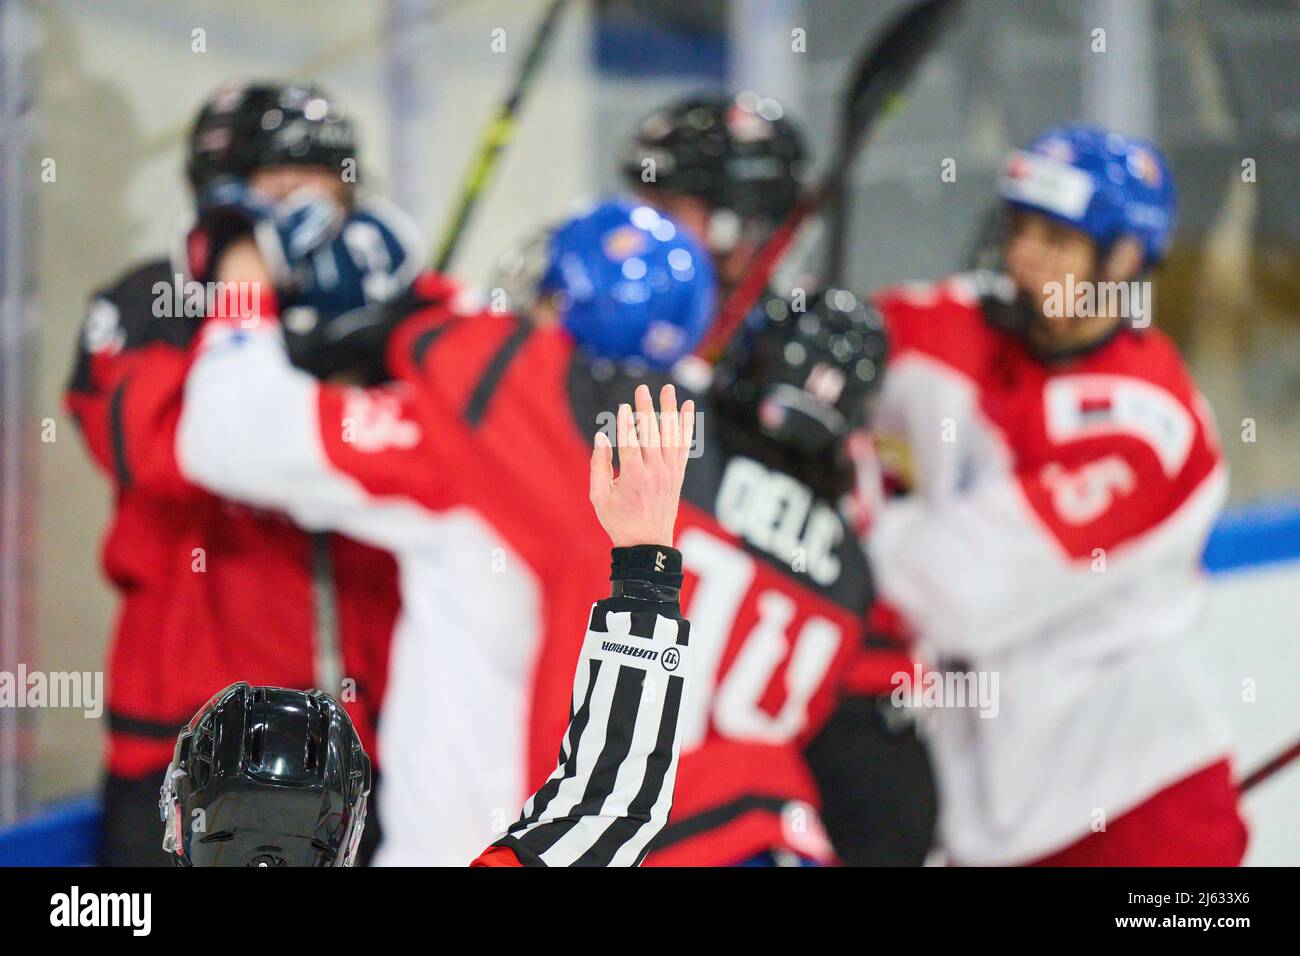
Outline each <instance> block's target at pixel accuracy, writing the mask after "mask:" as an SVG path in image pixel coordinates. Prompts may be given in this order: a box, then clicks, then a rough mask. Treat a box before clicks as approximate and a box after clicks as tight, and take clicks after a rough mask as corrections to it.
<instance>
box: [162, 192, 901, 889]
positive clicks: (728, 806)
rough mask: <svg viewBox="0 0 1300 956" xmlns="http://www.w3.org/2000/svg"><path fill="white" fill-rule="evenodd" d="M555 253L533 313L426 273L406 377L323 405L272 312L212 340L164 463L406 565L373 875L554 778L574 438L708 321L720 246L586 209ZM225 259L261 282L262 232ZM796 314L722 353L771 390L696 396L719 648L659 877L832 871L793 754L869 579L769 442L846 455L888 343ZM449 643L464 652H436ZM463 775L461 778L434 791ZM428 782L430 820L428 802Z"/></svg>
mask: <svg viewBox="0 0 1300 956" xmlns="http://www.w3.org/2000/svg"><path fill="white" fill-rule="evenodd" d="M548 248H549V255H548V260H549V264H550V265H549V268H548V269H547V270H546V274H545V275H544V276H543V277H542V281H541V287H540V291H541V293H542V294H541V295H540V296H539V300H538V302H537V304H536V305H535V306H534V307H533V309H532V310H531V313H530V314H529V315H528V316H515V315H509V314H499V313H493V312H491V311H485V310H481V309H478V308H474V307H471V306H470V305H469V303H468V302H466V301H465V298H464V297H463V296H459V295H457V293H456V290H455V289H454V288H453V287H452V286H450V284H449V283H448V282H447V281H446V280H444V279H440V278H439V277H437V276H425V277H422V278H421V279H420V280H419V281H417V283H416V285H415V287H414V288H413V290H412V296H411V301H410V302H409V303H407V307H406V309H405V311H406V313H407V314H406V315H404V316H402V315H400V314H399V315H398V319H397V321H396V324H395V327H394V328H393V329H392V330H391V331H390V334H389V335H388V341H387V347H386V350H385V354H384V356H383V361H384V362H385V364H386V365H387V367H388V368H390V369H391V371H392V372H393V375H394V377H395V378H396V379H397V383H396V384H395V385H394V386H391V387H388V388H384V389H370V390H360V389H352V390H348V389H335V388H330V387H323V386H320V385H319V384H318V383H316V382H314V381H312V380H311V379H309V378H307V377H305V376H302V375H296V374H294V373H293V370H292V369H291V368H290V367H289V366H288V364H287V363H286V362H285V359H284V354H283V350H282V348H281V347H280V345H279V344H278V342H277V340H276V333H275V330H274V323H267V325H268V327H267V328H250V329H237V330H234V331H225V330H222V329H221V328H219V327H218V328H214V331H213V333H212V335H211V336H209V337H208V339H207V340H205V344H204V347H203V348H201V350H200V352H199V356H198V359H197V361H196V364H195V366H194V369H193V371H192V373H191V377H190V381H189V385H188V386H187V396H186V407H185V418H184V420H183V422H182V427H181V430H180V437H179V443H178V448H179V450H180V454H181V458H182V461H183V463H184V464H185V467H186V470H187V473H188V474H190V475H191V476H192V477H193V478H194V480H196V481H198V482H200V483H203V484H205V485H206V486H208V487H211V488H212V489H213V490H215V491H218V492H220V493H222V494H226V495H230V496H232V497H237V498H239V499H242V500H248V501H252V502H261V503H263V504H267V505H270V504H274V505H275V506H276V507H285V508H287V509H288V510H289V512H290V513H291V514H293V515H294V516H295V517H296V518H297V519H298V520H299V521H302V522H303V523H305V524H306V525H308V526H328V527H338V528H340V529H341V530H344V531H346V532H348V533H351V534H353V535H355V536H357V537H359V538H361V539H363V540H367V541H372V542H374V543H377V544H382V545H383V546H385V547H389V548H391V549H392V550H393V551H394V553H395V554H396V555H397V558H398V563H399V565H400V566H401V568H402V574H401V577H402V581H403V598H404V600H403V615H404V623H403V624H402V625H400V626H399V629H398V640H397V644H396V647H395V650H394V665H393V667H392V669H391V672H390V673H391V683H390V687H389V695H388V697H387V699H386V701H385V707H386V710H385V717H384V721H383V725H382V727H381V742H382V749H383V753H384V757H385V774H386V778H385V779H386V783H387V784H390V785H387V786H386V787H385V788H384V790H383V791H381V794H380V798H381V805H382V812H383V815H384V820H385V832H386V834H391V835H392V839H391V840H389V839H387V838H386V840H385V844H384V846H383V847H382V848H381V851H380V857H381V860H382V861H385V862H392V863H409V864H420V863H442V864H449V865H450V864H455V863H457V862H459V861H462V860H464V859H465V858H466V857H467V856H468V855H470V854H472V853H473V852H476V851H475V846H476V845H481V844H482V843H484V842H487V841H488V840H490V839H491V838H492V837H493V835H494V834H499V833H500V832H501V831H503V830H504V829H505V826H506V824H507V822H508V820H509V819H510V816H511V814H512V810H511V808H512V807H513V806H516V805H517V804H518V802H519V801H520V800H521V799H522V798H523V797H524V795H525V794H527V793H528V792H529V790H531V789H533V788H535V787H537V786H538V785H540V783H541V782H542V781H543V779H544V778H545V776H546V775H547V774H548V773H550V771H551V769H552V768H553V767H554V752H555V748H556V746H557V745H558V743H559V741H560V739H561V737H562V735H563V733H564V727H565V724H566V722H567V720H568V703H569V696H570V684H571V677H572V662H573V661H574V659H575V658H576V655H577V651H578V648H577V647H576V646H575V644H574V643H573V642H574V639H575V637H576V635H578V634H580V633H581V627H582V624H583V621H582V620H581V619H580V617H576V616H575V614H576V612H575V608H580V607H581V605H582V600H583V598H582V596H581V595H582V593H584V589H586V591H585V593H589V591H590V588H591V587H596V586H598V585H599V583H600V582H601V581H602V580H603V579H604V577H605V575H606V570H605V568H606V555H605V554H604V553H603V551H602V550H601V549H599V548H596V547H588V546H587V543H588V542H593V541H598V540H599V537H598V535H597V534H595V533H594V531H593V528H592V526H591V517H590V514H589V512H588V509H587V508H586V506H585V503H584V502H583V501H582V500H581V499H580V498H575V497H574V495H573V493H572V491H573V489H574V488H575V487H576V486H577V484H578V476H580V475H581V474H582V473H583V472H584V470H585V469H586V467H587V465H586V461H587V457H588V456H587V454H586V452H585V449H584V447H583V444H584V442H583V440H582V436H583V435H584V433H586V432H588V431H590V430H592V429H593V428H600V427H602V426H608V425H610V424H611V420H610V419H609V418H607V416H612V410H613V408H614V407H615V405H616V404H617V395H619V394H624V393H625V391H626V387H627V382H628V379H629V377H631V376H636V377H639V378H643V379H649V380H650V381H652V382H655V384H659V383H660V381H661V380H663V379H665V377H666V376H665V369H666V367H667V366H670V365H671V364H672V363H673V362H674V361H676V360H677V359H678V358H680V357H681V356H682V355H683V354H685V353H687V352H689V351H690V350H691V349H692V348H693V347H694V346H695V344H696V343H697V342H698V340H699V337H700V335H701V334H702V333H703V331H704V329H705V327H706V325H707V322H708V320H709V318H710V316H711V308H712V302H713V286H714V283H713V277H712V275H711V268H710V264H709V261H708V256H707V254H706V253H705V252H704V251H703V250H702V249H701V248H700V246H699V245H698V244H697V243H696V242H694V241H693V240H692V239H690V238H689V236H687V235H686V234H685V233H683V232H682V231H681V230H679V229H678V228H677V227H676V225H675V224H674V223H673V222H672V221H671V220H670V219H667V218H666V217H664V216H662V215H660V214H658V213H656V212H655V211H654V210H653V209H651V208H649V207H647V206H640V205H635V204H628V203H621V202H616V203H608V204H604V205H602V206H599V207H597V208H596V209H595V210H593V211H592V212H590V213H588V214H586V215H584V216H580V217H578V218H576V219H574V220H572V221H571V222H569V223H568V224H566V225H565V226H563V227H561V228H560V229H558V230H556V232H555V233H554V234H553V235H552V236H551V239H550V242H549V247H548ZM227 256H228V257H229V259H230V264H229V271H228V272H227V273H223V274H226V275H228V277H233V276H240V275H242V276H246V277H247V276H255V275H257V269H258V268H261V266H260V265H259V263H260V262H261V259H262V257H261V256H259V254H258V251H257V249H256V247H255V245H254V244H253V243H250V242H246V241H238V242H235V243H232V244H231V245H230V248H229V250H228V252H227ZM241 260H242V261H244V265H239V263H240V261H241ZM793 318H794V317H793V315H791V314H787V315H786V316H784V317H779V321H778V320H774V322H773V326H772V329H771V334H770V335H769V336H766V337H764V338H762V339H761V340H760V341H761V342H762V343H763V347H762V348H761V349H759V348H754V349H753V351H752V352H751V353H749V354H748V355H741V356H737V357H736V359H735V362H736V364H735V365H734V366H733V368H734V370H735V371H737V372H740V371H741V370H742V368H743V369H745V370H753V369H761V370H762V371H763V375H762V376H761V379H762V380H761V382H760V381H758V380H757V379H756V378H754V377H746V376H743V375H737V377H736V379H735V380H733V381H730V382H729V383H728V384H726V385H724V384H723V382H725V381H726V380H725V379H724V380H722V381H720V384H719V389H720V390H722V391H720V396H721V397H724V398H726V399H727V404H729V406H730V407H727V408H724V407H723V405H724V403H723V402H722V401H721V400H720V401H719V403H718V404H717V405H716V406H715V405H714V404H713V398H712V397H710V400H709V403H708V404H707V405H705V406H702V408H701V419H700V434H699V438H698V442H699V448H700V458H699V460H698V461H697V462H696V463H695V464H694V465H693V466H692V468H691V471H690V473H689V474H688V476H687V487H686V489H685V493H684V497H685V501H684V503H683V506H682V513H681V517H680V522H679V533H678V542H677V544H678V547H679V548H680V550H682V552H683V560H684V562H685V564H686V574H687V585H686V587H687V590H689V591H690V596H689V597H688V602H687V605H686V606H688V607H690V608H691V609H693V612H694V613H697V614H699V615H700V617H701V620H702V621H703V622H705V623H703V624H696V625H695V626H696V627H697V629H701V628H702V630H700V634H701V635H702V637H701V639H702V640H708V641H714V642H715V643H713V644H710V645H709V646H710V647H712V648H713V649H714V653H712V654H711V655H710V656H709V658H708V659H706V660H704V661H703V662H702V663H701V668H702V670H701V674H702V677H701V681H702V683H701V686H702V687H703V688H705V690H704V691H703V692H702V693H701V694H700V695H699V696H697V697H696V698H695V701H694V703H691V704H689V706H688V708H687V712H686V713H684V715H683V720H684V722H685V726H684V728H683V741H684V742H683V746H684V748H687V750H689V752H687V753H684V755H683V758H682V765H681V771H680V774H679V780H678V791H677V798H676V800H677V810H676V811H675V817H674V820H673V822H672V823H671V824H670V826H669V827H668V828H667V829H666V830H665V831H664V833H663V834H662V835H661V836H660V838H659V839H658V840H657V842H656V847H657V851H656V853H654V854H652V856H655V855H658V856H660V857H661V862H669V863H671V862H702V861H703V860H705V859H708V860H709V861H711V862H715V863H719V864H721V863H739V862H744V861H746V860H751V859H753V858H755V857H756V856H760V855H763V854H769V853H771V852H772V851H776V852H778V853H780V852H781V851H787V852H788V853H789V854H790V855H795V854H798V855H802V856H803V857H804V858H809V859H827V858H829V855H830V853H829V848H828V847H827V846H826V843H825V839H824V837H823V836H822V835H821V832H820V827H819V826H818V823H817V817H816V813H815V808H816V804H817V802H818V794H817V789H816V786H815V784H814V782H813V780H812V779H811V776H810V774H809V772H808V770H807V767H806V766H805V764H804V761H803V756H802V748H803V747H804V746H805V745H806V743H807V740H808V739H809V737H810V736H812V735H813V734H815V733H816V731H817V729H818V727H819V726H820V724H821V722H822V721H823V720H824V719H825V717H826V715H827V713H828V712H829V710H830V708H831V707H832V706H833V704H834V702H835V698H836V690H837V687H838V684H839V681H840V680H841V679H842V676H843V674H844V672H845V667H846V665H847V663H848V662H849V661H851V660H852V659H853V656H854V654H855V653H856V649H857V647H858V642H859V641H860V640H861V637H862V624H863V619H864V617H865V611H866V604H867V601H868V600H869V596H870V581H869V578H868V576H867V573H866V563H865V560H864V558H863V555H862V554H861V551H860V549H859V548H858V547H857V544H856V541H855V539H854V537H853V535H852V533H851V531H850V529H848V527H847V525H845V524H844V523H843V520H842V519H841V518H840V516H839V514H838V513H837V511H836V510H835V507H834V503H833V500H831V499H830V498H828V497H827V494H826V492H825V491H824V490H821V488H820V486H821V484H822V482H823V481H824V480H826V479H827V476H826V475H824V474H818V468H817V465H816V461H817V460H818V459H817V458H816V455H813V456H812V457H808V455H807V453H804V454H800V453H798V451H797V449H795V448H792V447H791V446H790V443H789V441H788V440H787V437H786V436H785V433H784V431H783V429H784V428H785V427H787V426H789V427H791V428H793V429H795V430H796V431H798V432H799V433H800V434H802V435H804V437H805V439H806V440H807V441H808V442H809V443H810V447H812V446H817V447H818V448H821V449H824V448H825V447H826V446H827V445H829V444H830V443H832V442H834V441H835V440H836V439H837V437H838V436H839V434H840V431H839V429H840V426H841V424H846V423H848V422H851V421H852V419H853V416H854V415H855V414H857V410H859V409H861V407H862V405H863V399H864V397H865V395H866V393H867V391H868V390H870V388H871V387H872V386H873V385H874V379H875V372H876V371H877V369H878V363H877V364H872V363H870V362H861V363H859V362H858V361H857V358H858V356H859V353H860V351H861V350H863V349H870V348H874V347H876V346H878V345H879V342H880V333H879V331H878V329H876V328H875V327H873V326H872V325H871V322H870V317H869V315H868V314H867V313H866V312H865V310H863V309H862V307H861V305H860V304H859V303H856V301H854V302H851V303H846V302H844V301H843V300H840V299H836V300H834V301H833V302H832V303H830V304H829V305H828V306H827V308H826V309H825V310H824V311H823V310H820V309H810V313H809V314H808V315H806V316H804V317H802V318H806V319H807V322H801V323H794V322H793ZM794 324H798V325H800V326H801V327H806V328H807V331H806V335H807V340H806V342H805V343H804V345H802V346H801V349H802V352H801V354H800V355H796V354H795V350H793V349H792V350H786V351H783V350H782V349H781V348H780V345H779V342H780V340H781V339H783V338H785V337H789V336H790V335H792V334H793V331H792V330H791V329H790V328H789V326H791V325H794ZM837 342H839V343H841V345H846V344H847V345H852V346H853V347H852V348H851V349H849V351H848V352H847V353H846V352H845V350H844V349H843V348H842V347H841V348H836V349H832V346H833V345H834V344H835V343H837ZM823 352H826V353H827V355H826V357H825V358H824V359H823V358H822V353H823ZM756 353H761V354H756ZM846 354H847V355H849V356H850V358H851V359H852V360H851V361H849V360H846V359H845V358H844V356H845V355H846ZM875 354H876V356H877V358H879V352H876V353H875ZM837 356H838V357H837ZM815 361H824V363H825V364H826V365H827V367H828V370H831V369H833V371H834V373H835V374H836V375H838V376H839V377H840V379H841V383H842V389H841V390H840V401H839V402H836V401H830V402H826V403H822V404H818V403H817V402H816V401H814V400H813V399H814V396H812V395H811V394H807V393H806V392H805V390H804V389H803V388H802V387H801V386H800V383H803V382H804V381H805V380H806V379H807V378H808V375H809V372H810V370H811V365H810V364H808V363H813V362H815ZM745 382H749V383H750V384H751V385H752V386H753V387H751V388H749V389H746V388H745V384H744V383H745ZM731 386H735V387H734V388H732V387H731ZM760 403H761V404H763V405H764V406H765V408H766V409H767V413H766V416H765V418H766V421H767V423H768V424H767V425H761V424H760V422H759V409H758V406H759V405H760ZM521 463H526V466H525V465H524V464H521ZM822 471H823V472H824V471H825V469H822ZM556 541H564V542H566V545H565V548H564V554H563V560H562V562H557V557H556V555H555V553H554V551H555V545H554V543H555V542H556ZM444 633H456V634H457V635H459V636H460V637H461V638H462V639H460V640H457V641H455V642H451V643H448V642H446V641H439V640H437V639H436V635H440V634H444ZM453 765H454V766H457V767H460V768H463V772H461V773H458V774H456V775H454V777H451V778H449V777H448V776H447V774H445V773H444V772H443V768H445V767H447V766H453ZM399 778H400V780H399ZM430 792H432V793H436V795H437V800H438V805H437V807H436V808H434V807H431V806H430V804H429V802H428V800H427V799H426V798H424V797H422V796H420V795H422V794H426V793H430ZM435 810H436V812H434V811H435Z"/></svg>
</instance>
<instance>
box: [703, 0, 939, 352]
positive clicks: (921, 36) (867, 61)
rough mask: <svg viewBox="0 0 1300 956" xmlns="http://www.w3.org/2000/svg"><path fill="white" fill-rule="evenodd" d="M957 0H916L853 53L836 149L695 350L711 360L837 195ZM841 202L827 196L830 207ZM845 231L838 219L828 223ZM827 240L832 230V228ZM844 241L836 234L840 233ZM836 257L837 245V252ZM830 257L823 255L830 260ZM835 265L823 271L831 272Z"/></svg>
mask: <svg viewBox="0 0 1300 956" xmlns="http://www.w3.org/2000/svg"><path fill="white" fill-rule="evenodd" d="M961 5H962V0H922V2H920V3H918V4H917V5H915V6H913V7H910V8H909V9H908V10H907V11H906V12H905V13H904V14H903V15H902V16H901V17H899V18H898V19H897V20H895V21H894V22H893V23H892V24H891V25H890V26H889V28H888V29H886V30H885V32H884V33H883V34H881V35H880V37H879V38H874V39H872V40H871V41H870V42H869V43H868V45H867V46H865V47H864V50H863V53H862V54H861V55H860V56H859V57H858V59H857V61H856V66H855V67H854V70H853V72H852V74H851V76H850V80H849V84H848V86H847V88H846V90H845V93H844V96H843V100H842V105H841V109H840V127H839V133H838V136H837V139H836V145H835V151H834V153H833V154H832V155H831V159H830V162H829V164H828V166H827V170H826V173H825V175H824V176H823V178H822V181H821V183H820V184H819V185H818V186H816V187H814V188H813V189H811V190H810V191H809V192H808V193H807V194H806V195H805V196H804V197H803V198H802V199H801V200H800V201H799V202H798V203H796V204H795V207H794V209H793V210H792V211H791V212H790V215H789V216H788V217H787V218H786V221H785V222H784V223H782V224H781V226H780V227H779V228H778V229H776V230H775V231H774V232H773V233H772V235H770V236H769V237H768V238H767V241H766V242H765V243H764V244H763V247H762V248H761V249H759V251H758V252H757V253H755V255H754V258H753V260H752V261H751V262H750V264H749V268H748V269H747V270H746V271H745V274H744V276H742V277H741V280H740V282H738V283H737V284H736V286H735V288H733V289H732V290H731V292H730V293H729V294H728V295H727V297H726V299H725V300H723V302H722V304H721V305H720V306H719V308H718V315H717V318H716V319H715V320H714V323H713V326H712V327H711V328H710V329H709V332H708V334H707V335H706V336H705V337H704V340H703V341H702V342H701V343H700V346H699V348H697V349H696V352H695V354H696V355H697V356H700V357H701V358H703V359H704V360H705V361H707V362H716V361H717V360H718V357H719V356H721V354H722V352H723V351H724V350H725V349H726V347H727V344H728V343H729V342H730V341H731V339H732V337H733V336H734V335H735V334H736V332H737V331H738V330H739V328H740V327H741V325H742V324H743V323H744V321H745V316H746V315H748V314H749V312H750V310H751V309H753V307H754V305H755V304H756V303H757V302H758V300H759V298H760V297H761V296H762V294H763V290H764V289H766V288H767V285H768V282H769V281H770V280H771V277H772V273H773V271H774V270H775V269H776V267H777V265H778V264H779V263H780V261H781V259H782V257H783V256H784V255H785V253H786V251H787V250H788V249H789V247H790V244H791V243H792V242H793V241H794V238H795V236H796V235H797V234H798V232H799V229H800V228H801V227H802V225H803V223H804V221H805V220H806V219H807V218H808V217H809V216H810V215H811V214H812V213H814V212H816V211H817V210H818V209H819V208H820V207H821V206H823V205H824V204H825V203H827V202H828V201H830V200H832V199H833V198H834V196H836V195H840V196H842V194H843V191H844V184H845V182H846V181H847V177H848V173H849V170H850V168H851V167H852V165H853V161H854V160H855V159H856V158H857V155H858V153H859V152H860V151H861V147H862V144H863V141H864V140H865V138H866V137H867V135H868V134H870V132H871V131H872V130H873V128H874V127H875V124H876V122H877V120H879V119H880V118H881V117H882V114H884V113H885V112H886V111H887V110H889V109H892V108H896V107H895V105H894V104H895V103H897V102H900V101H899V100H898V99H897V96H898V94H899V93H901V91H902V89H903V87H905V86H906V85H907V83H908V82H909V81H910V80H911V78H912V76H913V74H914V73H915V72H916V70H917V68H918V67H919V66H920V64H921V62H922V60H924V58H925V56H926V54H927V53H928V52H929V51H930V50H931V49H932V48H933V47H934V45H935V44H936V43H937V42H938V40H939V38H940V37H941V36H942V34H943V32H944V30H945V29H946V28H947V27H948V25H949V24H950V23H951V21H952V19H953V18H954V15H955V14H956V12H957V11H958V9H959V8H960V7H961ZM842 206H843V204H842V203H835V202H832V209H833V210H835V209H839V214H840V216H841V217H842V215H843V212H842ZM831 225H832V226H833V227H838V229H839V232H840V235H841V237H842V233H843V219H842V218H841V219H840V221H839V222H838V223H832V224H831ZM831 241H832V244H833V243H834V242H835V233H834V232H832V235H831ZM840 241H841V242H842V238H841V240H840ZM838 255H839V256H840V259H841V261H842V258H843V252H842V250H841V251H840V252H839V253H838ZM829 264H830V262H829V260H828V265H829ZM837 274H838V269H836V270H835V271H828V272H827V276H828V277H830V278H835V277H836V276H837Z"/></svg>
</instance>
